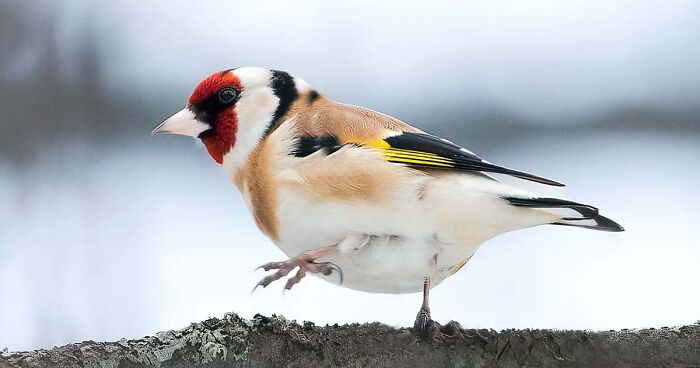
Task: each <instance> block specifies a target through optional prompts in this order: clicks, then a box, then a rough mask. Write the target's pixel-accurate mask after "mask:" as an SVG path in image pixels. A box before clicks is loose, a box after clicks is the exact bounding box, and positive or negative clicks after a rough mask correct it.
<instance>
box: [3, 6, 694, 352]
mask: <svg viewBox="0 0 700 368" xmlns="http://www.w3.org/2000/svg"><path fill="white" fill-rule="evenodd" d="M699 35H700V3H699V2H697V1H675V0H672V1H639V0H634V1H625V0H615V1H567V2H552V1H515V0H513V1H502V2H490V1H475V2H462V1H452V2H450V1H444V2H430V4H428V5H426V2H424V1H413V0H411V1H400V2H399V1H396V2H394V1H389V2H382V3H377V2H374V1H369V0H364V1H350V2H322V1H294V2H289V1H286V2H266V3H265V4H264V5H261V3H260V2H256V1H223V0H221V1H207V2H189V1H184V0H169V1H164V0H163V1H138V0H124V1H119V2H98V1H89V0H62V1H51V0H34V1H31V2H30V1H20V0H0V349H2V348H4V347H8V348H9V349H10V350H21V349H34V348H46V347H51V346H53V345H57V344H66V343H69V342H75V341H80V340H86V339H92V340H116V339H119V338H122V337H126V338H137V337H141V336H143V335H147V334H153V333H155V332H156V331H160V330H166V329H176V328H182V327H184V326H186V325H187V324H188V323H189V322H192V321H199V320H202V319H204V318H207V317H209V316H216V317H221V316H222V315H223V314H224V313H225V312H229V311H233V312H237V313H239V314H241V315H242V316H244V317H248V318H249V317H252V316H253V315H254V314H255V313H262V314H267V315H269V314H273V313H276V314H284V315H285V316H287V317H288V318H290V319H297V320H310V321H314V322H316V323H317V324H324V323H335V322H338V323H345V322H364V321H381V322H384V323H387V324H390V325H394V326H408V325H411V324H412V322H413V319H414V317H415V313H416V312H417V309H418V307H419V303H420V295H418V294H408V295H380V294H368V293H362V292H357V291H352V290H347V289H343V288H338V287H335V286H332V285H330V284H326V283H324V282H323V281H320V280H318V279H315V278H308V279H306V280H304V282H302V283H301V284H300V285H298V286H296V287H295V288H294V290H293V291H292V292H289V293H286V295H284V296H283V295H282V285H272V286H271V287H269V288H267V289H263V290H258V291H256V292H255V294H251V293H250V291H251V289H252V287H253V286H254V285H255V283H256V282H257V281H258V280H259V279H260V278H261V277H262V276H263V273H262V272H260V271H258V272H255V271H254V268H255V267H256V266H258V265H259V264H262V263H265V262H268V261H272V260H281V259H284V258H285V257H284V256H283V254H282V253H281V252H280V251H278V250H277V249H276V248H275V247H274V246H273V245H272V243H271V242H270V241H268V240H267V239H266V238H265V237H264V236H262V235H261V234H260V233H259V231H258V230H257V229H256V228H255V225H254V223H253V221H252V220H251V218H250V216H249V214H248V213H247V210H246V209H245V207H244V204H243V201H242V199H241V197H240V195H239V194H238V192H237V190H236V189H235V187H234V186H233V185H231V183H229V182H228V180H227V179H226V178H225V176H224V175H223V174H222V173H221V172H220V170H219V168H218V167H217V165H216V164H215V163H214V162H213V161H212V160H211V159H210V158H209V157H208V156H207V154H206V152H205V151H204V149H203V147H202V146H201V144H199V143H196V142H193V141H192V140H191V139H187V138H184V137H175V136H157V137H154V136H150V135H149V132H150V129H152V128H153V126H155V125H156V124H157V123H158V122H160V121H161V120H162V119H164V118H165V117H167V116H169V114H170V113H172V112H174V111H176V110H178V109H180V108H181V107H182V106H183V105H184V103H185V100H186V98H187V97H188V96H189V94H190V92H191V91H192V89H193V88H194V86H196V84H197V83H198V82H199V81H200V80H201V79H202V78H204V77H205V76H207V75H208V74H210V73H212V72H214V71H217V70H222V69H227V68H232V67H237V66H245V65H256V66H266V67H271V68H275V69H281V70H286V71H288V72H290V73H292V74H295V75H298V76H301V77H303V78H304V79H306V80H307V81H308V82H310V83H311V84H312V85H314V86H315V87H316V88H317V89H318V90H319V91H321V92H323V93H325V94H326V95H327V96H329V97H331V98H333V99H336V100H339V101H343V102H347V103H352V104H357V105H364V106H367V107H370V108H372V109H375V110H379V111H382V112H385V113H388V114H391V115H394V116H397V117H399V118H401V119H403V120H406V121H408V122H411V123H413V124H416V125H418V126H420V127H422V128H424V129H426V130H428V131H430V132H433V133H436V134H440V135H445V136H448V137H450V138H452V140H454V141H455V142H457V143H460V144H463V145H465V146H466V147H468V148H470V149H471V150H473V151H475V152H476V153H477V154H480V155H481V156H483V157H485V158H487V159H489V160H490V161H493V162H496V163H499V164H502V165H505V166H508V167H513V168H517V169H521V170H524V171H528V172H533V173H536V174H540V175H543V176H547V177H551V178H554V179H557V180H561V181H563V182H565V183H567V184H568V187H567V189H566V191H559V192H557V193H556V194H557V195H562V196H565V197H567V198H570V199H573V200H576V201H580V202H584V203H591V204H594V205H597V206H599V207H601V208H602V210H603V213H604V214H606V215H608V216H610V217H612V218H614V219H615V220H617V221H619V222H620V223H621V224H623V225H624V226H625V227H626V229H627V231H626V232H624V233H619V234H611V233H601V232H593V231H585V230H580V229H572V228H566V227H554V226H551V227H540V228H534V229H528V230H524V231H520V232H516V233H509V234H505V235H503V236H500V237H498V238H496V239H493V240H492V241H490V242H488V243H487V244H486V245H484V246H483V247H482V248H481V249H480V250H479V252H478V253H477V255H476V256H475V257H474V258H472V260H471V262H470V263H469V265H468V267H465V268H464V269H462V271H460V272H459V273H458V274H456V275H455V276H454V277H452V278H450V279H448V280H447V281H445V282H444V283H442V284H441V285H440V286H438V287H437V288H436V289H434V291H433V292H432V293H431V303H432V309H433V316H434V318H435V319H436V320H438V321H440V322H443V323H445V322H447V321H449V320H451V319H454V320H457V321H459V322H461V323H462V325H464V326H465V327H479V328H482V327H483V328H494V329H504V328H525V327H537V328H559V329H564V328H566V329H571V328H577V329H619V328H636V327H661V326H673V325H681V324H689V323H694V322H695V321H697V320H698V319H700V314H699V313H698V311H700V294H698V293H697V291H696V288H697V284H698V281H700V209H698V204H697V199H698V198H700V185H698V179H700V173H699V172H700V171H699V170H698V162H700V103H699V102H700V68H699V67H698V66H699V65H700V47H699V46H698V45H699V44H700V42H699V41H700V39H699ZM518 184H519V185H525V184H524V183H522V182H521V183H518ZM529 189H533V188H532V187H529ZM534 190H539V191H549V192H550V193H551V189H548V188H535V189H534Z"/></svg>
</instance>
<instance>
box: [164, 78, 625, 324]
mask: <svg viewBox="0 0 700 368" xmlns="http://www.w3.org/2000/svg"><path fill="white" fill-rule="evenodd" d="M153 133H154V134H155V133H171V134H181V135H187V136H191V137H196V138H199V139H201V140H202V142H203V143H204V146H205V147H206V149H207V151H208V152H209V155H210V156H211V157H212V158H213V159H214V161H216V162H217V163H218V164H220V165H221V166H222V167H223V169H224V171H225V173H226V174H227V175H228V176H229V177H230V178H231V179H232V181H233V183H234V184H235V185H236V187H238V189H239V190H240V192H241V194H242V195H243V197H244V198H245V201H246V203H247V205H248V207H249V210H250V212H251V213H252V216H253V218H254V219H255V222H256V223H257V225H258V227H259V228H260V230H261V231H262V232H263V233H264V234H265V235H266V236H268V237H269V238H270V239H271V240H272V242H274V243H275V244H276V245H277V246H278V247H279V248H280V249H281V250H282V251H283V252H284V253H285V254H286V255H287V256H289V257H290V258H289V259H288V260H286V261H281V262H271V263H267V264H265V265H263V266H261V267H262V268H263V269H264V270H265V271H270V270H275V271H274V272H273V273H271V274H269V275H268V276H267V277H265V278H264V279H262V281H260V283H259V284H258V285H260V286H263V287H266V286H267V285H269V284H270V283H271V282H273V281H275V280H278V279H280V278H283V277H285V276H288V275H289V274H290V273H291V272H292V271H293V270H295V269H298V270H297V271H296V272H295V273H294V274H293V275H292V276H291V277H289V278H288V279H287V282H286V285H285V287H284V288H285V289H291V288H292V286H294V285H295V284H296V283H298V282H299V281H300V280H301V279H302V278H303V277H304V276H305V275H306V274H307V273H313V274H316V275H317V276H319V277H321V278H323V279H325V280H327V281H329V282H332V283H335V284H339V285H342V286H345V287H348V288H352V289H357V290H364V291H369V292H378V293H411V292H420V291H422V292H423V304H422V306H421V308H420V311H419V313H418V316H417V317H416V321H415V323H414V327H415V328H416V329H417V331H418V332H420V333H421V334H424V333H428V332H429V331H430V328H429V327H430V325H431V324H432V320H431V318H430V309H429V306H428V294H429V290H430V288H432V287H434V286H436V285H438V284H440V282H442V281H443V280H445V278H447V277H449V276H450V275H453V274H454V273H455V272H457V271H458V270H459V269H460V268H462V267H463V266H464V265H465V264H466V263H467V262H468V261H469V260H470V259H471V258H472V256H473V255H474V252H476V250H477V249H478V248H479V246H480V245H481V244H483V243H484V242H485V241H486V240H488V239H490V238H492V237H494V236H496V235H499V234H502V233H505V232H508V231H511V230H517V229H522V228H527V227H531V226H537V225H543V224H553V225H565V226H575V227H581V228H587V229H594V230H603V231H623V229H622V227H621V226H620V225H618V224H617V223H615V222H614V221H612V220H610V219H608V218H606V217H603V216H602V215H599V214H598V209H597V208H595V207H593V206H589V205H585V204H580V203H576V202H571V201H567V200H563V199H556V198H545V197H539V196H536V195H534V194H531V193H528V192H526V191H524V190H520V189H516V188H513V187H511V186H508V185H505V184H503V183H501V182H499V181H498V180H496V179H494V178H493V177H492V176H490V175H489V173H498V174H506V175H511V176H514V177H517V178H520V179H525V180H530V181H534V182H538V183H542V184H546V185H555V186H563V184H561V183H559V182H556V181H554V180H551V179H546V178H544V177H541V176H537V175H533V174H528V173H525V172H522V171H517V170H513V169H509V168H506V167H503V166H500V165H496V164H492V163H490V162H488V161H485V160H483V159H481V158H480V157H479V156H477V155H475V154H474V153H473V152H471V151H469V150H467V149H466V148H463V147H461V146H459V145H457V144H455V143H452V142H450V141H448V140H446V139H443V138H440V137H436V136H434V135H430V134H428V133H425V132H423V131H422V130H420V129H417V128H415V127H413V126H411V125H409V124H407V123H405V122H403V121H401V120H398V119H396V118H393V117H391V116H388V115H384V114H381V113H379V112H376V111H372V110H369V109H366V108H363V107H358V106H352V105H346V104H343V103H338V102H335V101H333V100H331V99H329V98H326V97H325V96H323V95H322V94H321V93H319V92H318V91H317V90H315V89H313V88H312V87H311V85H309V84H308V83H307V82H305V81H304V80H302V79H300V78H298V77H294V76H292V75H290V74H288V73H286V72H283V71H277V70H269V69H265V68H258V67H242V68H237V69H230V70H225V71H222V72H217V73H215V74H213V75H211V76H209V77H207V78H206V79H204V80H203V81H202V82H201V83H199V85H198V86H197V87H196V88H195V90H194V92H193V93H192V95H191V96H190V97H189V99H188V101H187V105H186V107H185V108H184V109H182V110H180V111H179V112H177V113H175V114H174V115H172V116H171V117H170V118H168V119H166V120H165V121H163V122H162V123H161V124H160V125H158V126H157V127H156V128H155V129H154V130H153Z"/></svg>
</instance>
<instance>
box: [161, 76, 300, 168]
mask: <svg viewBox="0 0 700 368" xmlns="http://www.w3.org/2000/svg"><path fill="white" fill-rule="evenodd" d="M307 88H308V85H307V84H306V83H305V82H303V81H302V80H300V79H298V78H294V77H292V76H290V75H289V74H287V73H285V72H281V71H276V70H269V69H265V68H257V67H243V68H237V69H230V70H225V71H222V72H217V73H214V74H212V75H210V76H208V77H207V78H205V79H204V80H203V81H201V82H200V83H199V85H197V87H196V88H195V89H194V92H192V95H190V97H189V99H188V100H187V105H186V106H185V108H184V109H182V110H180V111H178V112H177V113H175V114H174V115H172V116H171V117H169V118H168V119H166V120H165V121H163V122H162V123H161V124H160V125H158V126H157V127H156V128H155V129H153V134H180V135H187V136H191V137H195V138H199V139H201V140H202V142H203V143H204V145H205V146H206V148H207V151H208V152H209V155H210V156H211V157H212V158H213V159H214V160H215V161H216V162H218V163H220V164H221V163H223V162H224V157H225V156H226V155H227V154H229V153H231V152H233V151H242V152H241V153H242V154H243V155H245V154H247V153H250V151H251V150H252V149H253V148H254V146H255V145H257V143H258V142H259V141H260V139H261V138H262V137H264V136H265V134H266V133H267V132H268V129H269V127H271V126H272V125H273V123H274V122H275V121H276V120H277V119H280V118H281V117H282V116H283V115H284V114H285V113H286V112H287V110H288V109H289V107H290V106H291V104H292V102H293V101H294V100H296V98H297V97H298V95H299V93H300V89H307ZM245 151H247V152H245Z"/></svg>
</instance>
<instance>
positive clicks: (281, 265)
mask: <svg viewBox="0 0 700 368" xmlns="http://www.w3.org/2000/svg"><path fill="white" fill-rule="evenodd" d="M337 251H338V245H331V246H328V247H323V248H318V249H314V250H308V251H306V252H304V253H302V254H300V255H298V256H296V257H293V258H290V259H288V260H286V261H284V262H270V263H266V264H264V265H262V266H260V267H258V268H262V269H264V270H265V271H270V270H277V271H276V272H275V273H273V274H271V275H267V276H265V277H264V278H263V279H262V280H260V282H258V284H257V285H255V288H253V291H255V289H256V288H257V287H258V286H262V287H267V285H270V284H271V283H272V282H274V281H277V280H279V279H281V278H282V277H284V276H287V275H289V273H290V272H292V270H294V269H295V268H297V267H299V271H297V273H296V274H295V275H294V276H292V277H290V278H289V279H288V280H287V284H286V285H285V286H284V289H285V290H289V289H291V288H292V286H294V285H295V284H297V283H299V281H301V279H302V278H304V276H306V274H307V273H320V274H323V275H326V276H328V275H330V274H332V273H333V271H336V272H338V275H339V276H340V282H341V283H342V282H343V271H342V270H341V269H340V267H338V266H337V265H335V264H333V263H331V262H319V263H316V262H314V261H315V260H317V259H319V258H321V257H325V256H327V255H329V254H332V253H335V252H337Z"/></svg>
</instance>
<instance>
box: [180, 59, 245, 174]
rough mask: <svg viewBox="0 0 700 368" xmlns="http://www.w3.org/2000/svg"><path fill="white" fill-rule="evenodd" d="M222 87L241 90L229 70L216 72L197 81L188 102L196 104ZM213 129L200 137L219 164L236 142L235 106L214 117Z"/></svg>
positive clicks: (237, 81)
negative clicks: (197, 83)
mask: <svg viewBox="0 0 700 368" xmlns="http://www.w3.org/2000/svg"><path fill="white" fill-rule="evenodd" d="M224 87H233V88H235V89H236V90H237V91H238V92H239V93H240V92H241V91H242V90H243V87H242V85H241V81H240V79H238V77H237V76H235V75H234V74H233V73H232V72H231V71H226V72H218V73H214V74H212V75H210V76H209V77H207V78H206V79H204V80H203V81H202V82H200V83H199V85H198V86H197V88H195V90H194V92H192V95H191V96H190V98H189V100H188V103H189V104H190V105H197V104H199V103H201V102H203V101H204V100H206V99H207V98H209V97H211V96H212V95H214V94H215V93H218V92H219V90H221V89H222V88H224ZM214 125H215V128H214V131H213V132H211V133H210V134H207V135H206V136H204V137H202V142H204V146H205V147H206V148H207V152H209V155H210V156H211V158H213V159H214V161H216V162H217V163H219V164H222V163H223V162H224V155H226V154H227V153H228V152H229V151H231V148H233V145H234V144H236V133H237V132H238V114H237V113H236V106H235V105H233V106H230V107H227V108H225V109H223V110H221V111H220V112H218V114H217V115H216V117H215V124H214Z"/></svg>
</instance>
